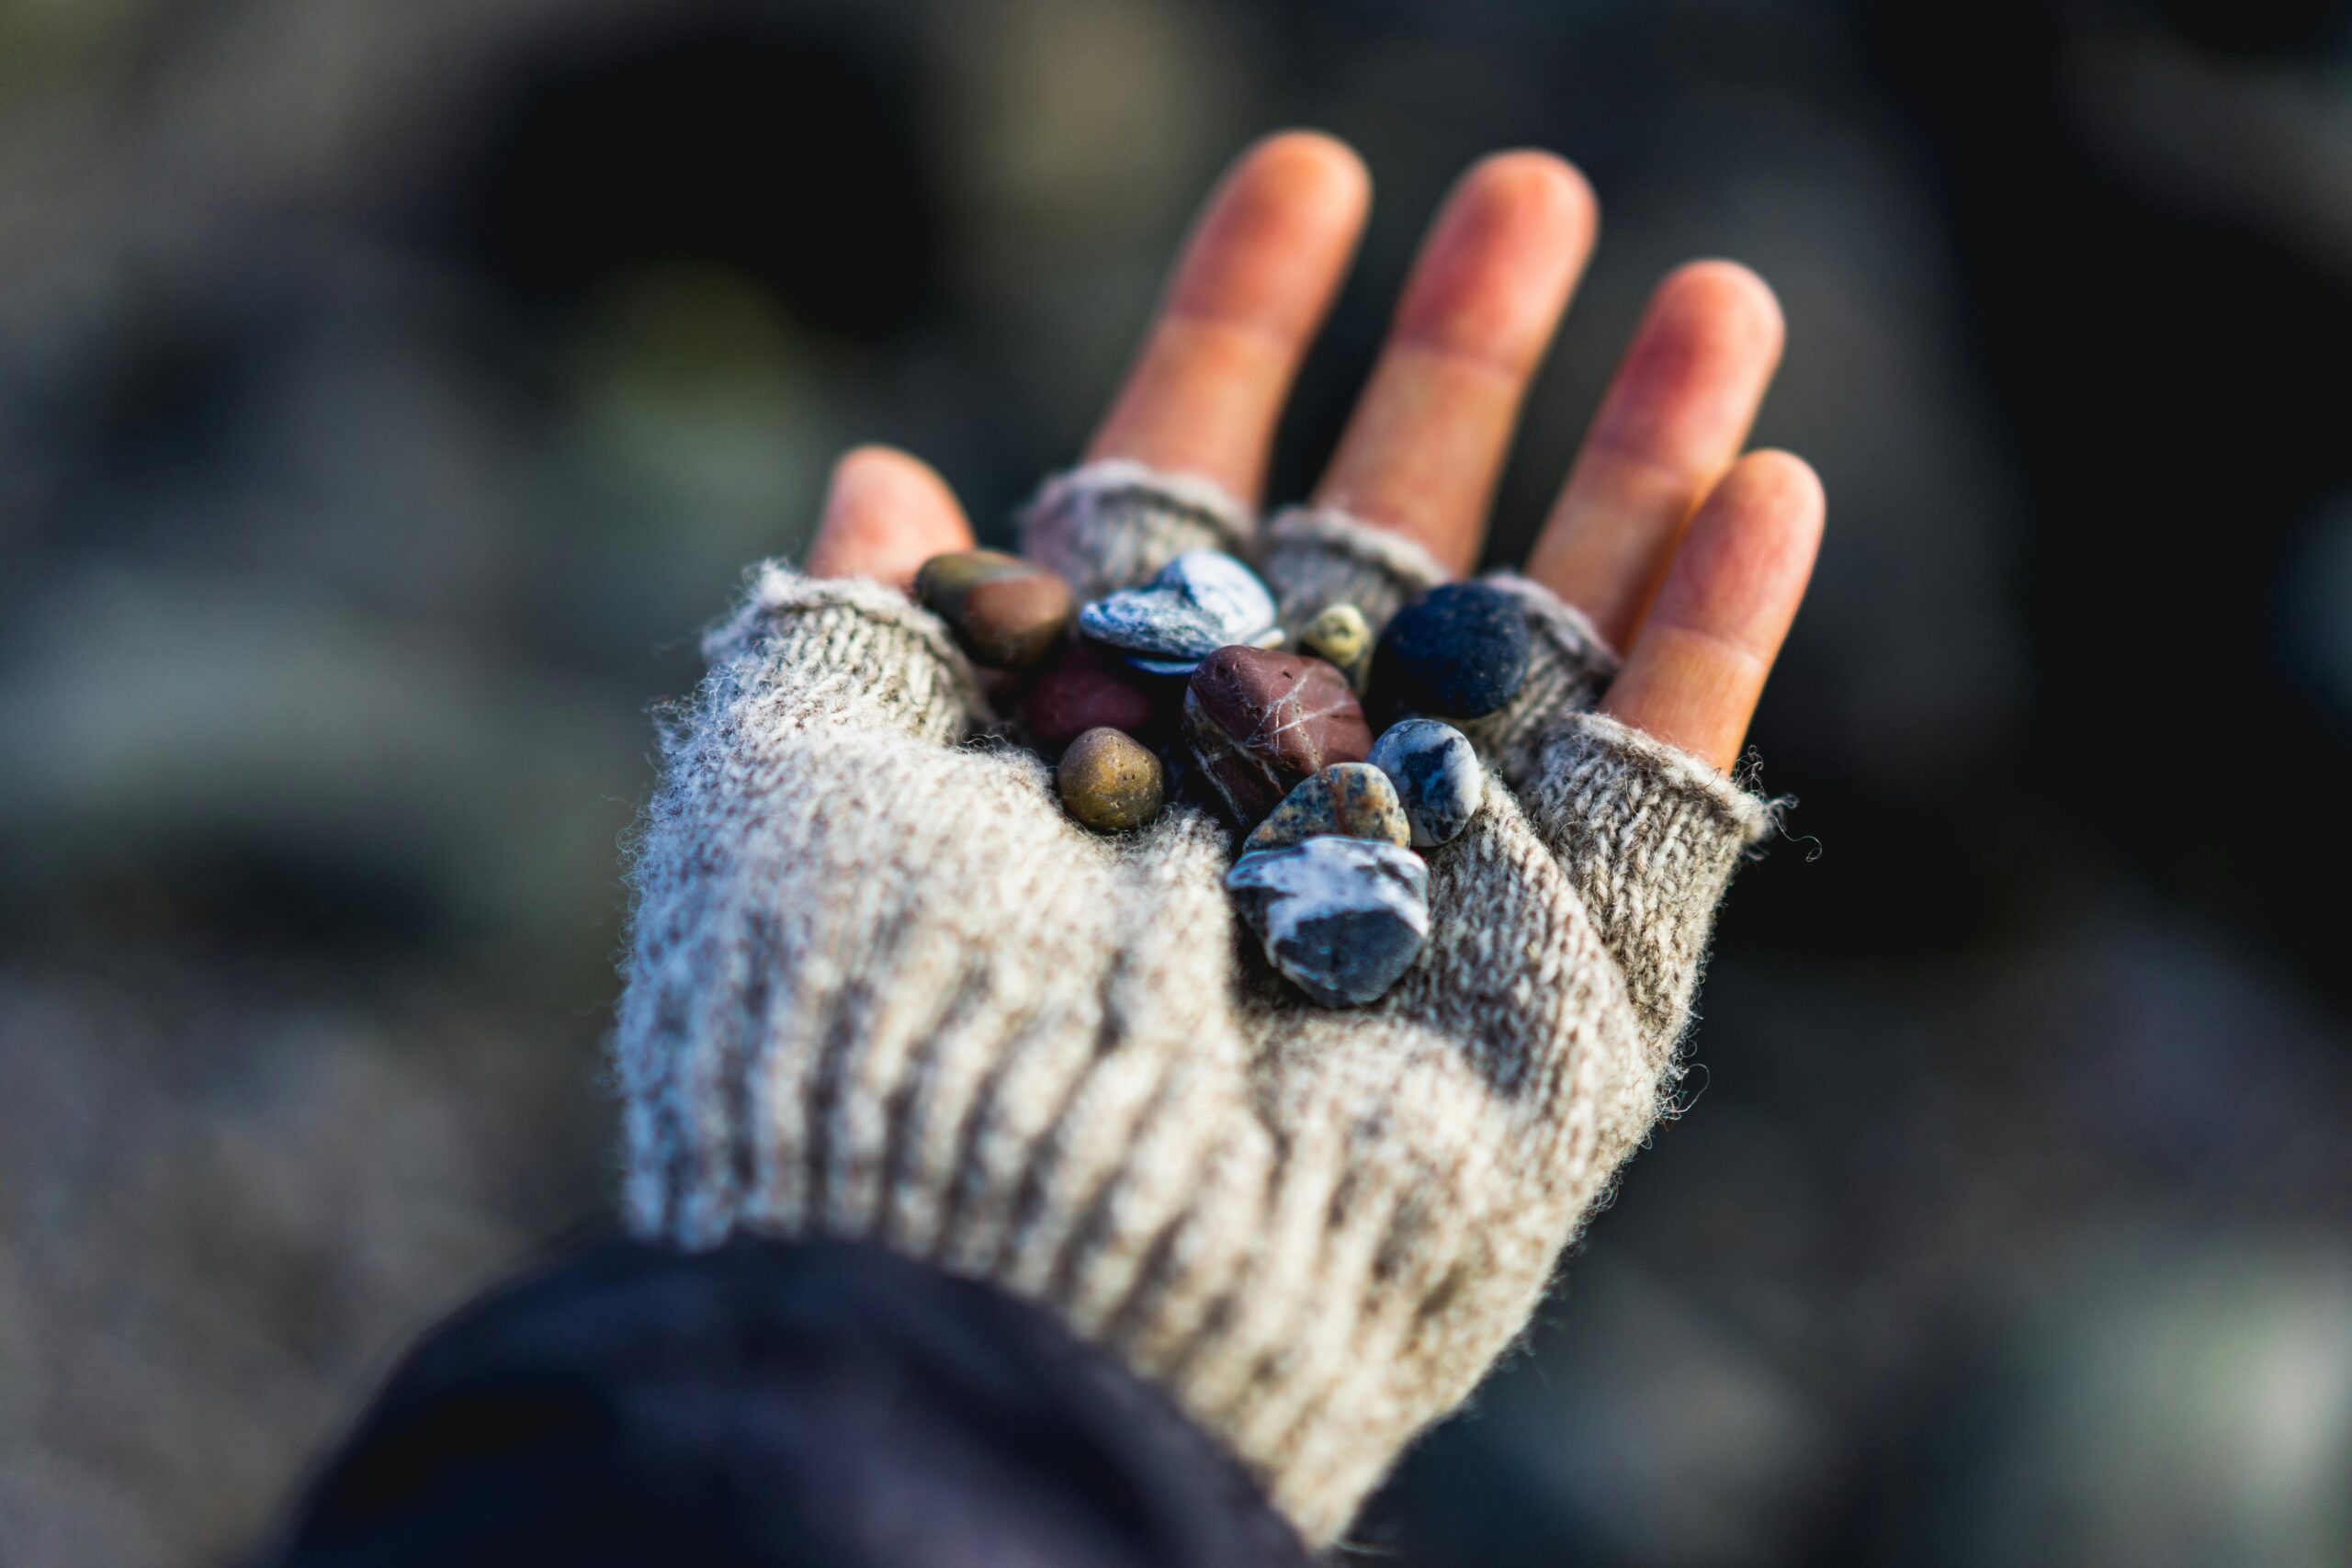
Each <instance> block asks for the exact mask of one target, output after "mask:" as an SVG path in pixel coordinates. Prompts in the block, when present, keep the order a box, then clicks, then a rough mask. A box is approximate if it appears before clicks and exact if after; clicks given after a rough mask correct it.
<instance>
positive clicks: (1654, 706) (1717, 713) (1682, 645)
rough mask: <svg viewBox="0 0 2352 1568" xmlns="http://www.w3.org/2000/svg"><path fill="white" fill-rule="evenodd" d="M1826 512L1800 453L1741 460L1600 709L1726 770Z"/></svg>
mask: <svg viewBox="0 0 2352 1568" xmlns="http://www.w3.org/2000/svg"><path fill="white" fill-rule="evenodd" d="M1824 510H1825V503H1824V501H1823V498H1822V493H1821V480H1820V479H1817V478H1815V475H1814V471H1813V469H1812V468H1809V467H1807V466H1806V464H1805V463H1804V460H1803V459H1802V458H1798V457H1791V456H1790V455H1789V454H1787V453H1786V452H1756V453H1752V454H1750V455H1749V456H1747V457H1743V458H1741V459H1740V460H1739V462H1738V463H1737V464H1736V466H1735V467H1734V468H1732V470H1731V472H1729V473H1727V474H1725V475H1724V478H1723V481H1722V482H1721V483H1720V484H1718V485H1716V486H1715V488H1714V490H1713V492H1711V493H1710V494H1709V495H1708V497H1707V500H1706V504H1705V505H1703V506H1702V507H1701V508H1700V509H1699V515H1698V516H1697V517H1695V518H1693V519H1692V520H1691V529H1690V533H1689V534H1688V535H1687V536H1685V537H1684V539H1683V541H1682V546H1681V547H1680V548H1679V549H1678V550H1676V551H1675V552H1674V563H1673V565H1672V566H1671V567H1669V568H1668V570H1667V576H1666V581H1665V583H1664V584H1663V585H1662V586H1661V587H1660V588H1659V590H1658V594H1657V604H1656V605H1655V606H1653V607H1652V609H1651V611H1650V614H1649V616H1648V618H1647V619H1646V620H1645V621H1644V622H1643V623H1642V630H1641V636H1640V637H1638V638H1637V639H1636V640H1635V641H1634V650H1633V652H1632V653H1631V654H1629V655H1628V656H1627V657H1626V660H1625V667H1624V668H1623V670H1621V671H1618V673H1617V678H1616V680H1614V681H1613V682H1610V686H1609V693H1608V695H1607V696H1606V697H1605V698H1603V699H1602V701H1601V705H1600V707H1601V711H1602V712H1604V713H1607V714H1610V715H1611V716H1614V717H1616V718H1619V719H1622V720H1623V721H1624V722H1625V723H1627V724H1630V725H1632V726H1634V728H1636V729H1641V730H1645V731H1647V732H1648V733H1649V734H1651V735H1654V736H1656V737H1657V738H1658V739H1660V740H1663V741H1665V742H1667V743H1668V745H1671V746H1679V747H1680V748H1681V749H1682V750H1685V751H1688V752H1691V754H1692V755H1693V756H1697V757H1702V758H1704V759H1706V761H1709V762H1711V763H1713V765H1714V766H1716V767H1717V768H1721V769H1724V770H1726V771H1728V770H1729V769H1730V767H1731V765H1732V763H1733V762H1734V761H1737V760H1738V757H1739V748H1740V745H1741V743H1742V742H1743V741H1744V740H1746V739H1747V721H1748V720H1749V719H1750V718H1751V717H1753V716H1754V715H1755V713H1756V701H1757V699H1758V697H1760V696H1761V695H1763V693H1764V678H1765V677H1766V676H1767V675H1769V674H1770V673H1771V670H1772V660H1774V659H1776V658H1778V657H1779V656H1780V652H1781V640H1782V639H1783V638H1784V637H1787V636H1788V634H1789V623H1790V622H1791V621H1792V620H1794V619H1795V618H1796V613H1797V604H1798V603H1799V602H1800V601H1802V600H1803V599H1804V585H1805V580H1806V579H1807V578H1809V577H1810V576H1811V575H1812V574H1813V559H1814V556H1815V553H1816V552H1818V550H1819V549H1820V547H1821V527H1822V520H1823V515H1824Z"/></svg>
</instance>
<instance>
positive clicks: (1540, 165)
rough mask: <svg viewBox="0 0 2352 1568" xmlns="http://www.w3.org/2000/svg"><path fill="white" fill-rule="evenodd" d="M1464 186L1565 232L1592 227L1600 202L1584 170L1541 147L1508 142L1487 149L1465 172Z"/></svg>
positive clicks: (1597, 214)
mask: <svg viewBox="0 0 2352 1568" xmlns="http://www.w3.org/2000/svg"><path fill="white" fill-rule="evenodd" d="M1462 186H1463V187H1464V188H1470V187H1473V186H1475V187H1477V188H1479V189H1481V190H1485V191H1491V192H1492V193H1494V194H1495V196H1497V197H1499V198H1501V199H1503V200H1506V201H1508V202H1510V203H1511V204H1513V205H1514V206H1517V207H1521V208H1522V209H1526V210H1527V211H1530V212H1532V213H1535V214H1538V215H1540V216H1541V217H1542V219H1543V220H1544V221H1545V222H1546V223H1548V224H1550V225H1551V226H1552V227H1554V228H1555V229H1556V230H1558V231H1561V232H1562V233H1571V232H1574V231H1576V230H1577V229H1580V228H1586V227H1589V226H1590V225H1591V224H1592V222H1593V221H1594V220H1596V219H1597V218H1598V216H1599V214H1600V202H1599V201H1598V199H1597V198H1595V197H1594V196H1593V194H1592V182H1591V181H1590V180H1588V179H1586V178H1585V175H1584V171H1583V170H1582V169H1579V168H1577V166H1576V165H1575V164H1572V163H1570V162H1568V160H1567V159H1566V158H1563V157H1562V156H1560V154H1558V153H1557V152H1551V151H1549V150H1548V149H1545V148H1542V147H1507V148H1505V149H1503V150H1502V151H1500V152H1489V153H1487V155H1486V156H1485V157H1483V158H1480V159H1479V160H1478V161H1477V162H1476V163H1475V164H1471V165H1470V168H1469V170H1468V172H1467V173H1466V174H1464V175H1463V178H1462Z"/></svg>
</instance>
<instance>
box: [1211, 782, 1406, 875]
mask: <svg viewBox="0 0 2352 1568" xmlns="http://www.w3.org/2000/svg"><path fill="white" fill-rule="evenodd" d="M1329 837H1337V838H1342V839H1371V840H1377V841H1379V842H1381V843H1387V844H1395V845H1397V847H1398V848H1399V849H1402V848H1403V847H1404V846H1405V845H1407V844H1408V843H1410V842H1412V839H1413V829H1412V825H1411V823H1409V822H1408V821H1407V820H1406V818H1405V807H1403V806H1402V805H1400V804H1399V803H1398V802H1397V786H1396V785H1395V784H1391V783H1389V782H1388V775H1387V774H1386V773H1382V772H1381V771H1380V770H1379V769H1378V768H1375V767H1374V766H1373V765H1372V764H1370V763H1369V762H1334V763H1332V764H1331V765H1330V766H1329V767H1328V768H1326V769H1324V770H1323V771H1322V772H1321V773H1317V774H1316V775H1315V776H1314V777H1313V778H1311V779H1307V780H1306V781H1305V782H1303V783H1302V784H1299V786H1298V787H1297V788H1296V789H1295V790H1292V791H1291V792H1290V794H1288V795H1284V796H1283V803H1282V804H1281V805H1280V806H1277V807H1274V809H1273V811H1272V813H1271V814H1270V815H1269V816H1268V817H1267V818H1266V819H1265V820H1264V821H1263V822H1261V823H1259V824H1258V826H1257V827H1256V828H1255V829H1252V830H1251V832H1250V837H1249V838H1247V839H1245V840H1242V843H1241V848H1242V852H1244V853H1245V854H1246V853H1249V852H1253V851H1257V850H1279V849H1286V848H1288V847H1289V846H1291V845H1292V844H1303V843H1305V842H1306V840H1309V839H1320V838H1329Z"/></svg>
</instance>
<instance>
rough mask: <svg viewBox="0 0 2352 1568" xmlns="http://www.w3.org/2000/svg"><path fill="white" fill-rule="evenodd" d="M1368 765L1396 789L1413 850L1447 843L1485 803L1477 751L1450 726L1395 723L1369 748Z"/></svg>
mask: <svg viewBox="0 0 2352 1568" xmlns="http://www.w3.org/2000/svg"><path fill="white" fill-rule="evenodd" d="M1367 761H1370V762H1371V764H1372V765H1373V766H1374V767H1375V768H1378V769H1379V770H1380V771H1381V772H1382V773H1384V774H1385V775H1387V778H1388V782H1389V783H1391V784H1395V785H1396V786H1397V799H1398V800H1400V801H1401V802H1403V803H1404V808H1405V816H1406V818H1407V819H1408V820H1409V821H1410V822H1411V823H1412V825H1413V844H1414V847H1415V848H1417V849H1424V850H1427V849H1434V848H1436V847H1437V846H1438V845H1440V844H1446V843H1451V842H1453V840H1455V839H1458V838H1460V837H1461V836H1462V834H1463V832H1464V830H1465V829H1468V827H1469V826H1470V821H1471V818H1475V817H1476V816H1477V815H1478V807H1481V806H1483V805H1485V804H1486V800H1487V773H1486V770H1485V769H1484V768H1482V767H1480V766H1479V764H1478V751H1477V748H1476V747H1474V746H1472V745H1471V744H1470V738H1469V737H1468V736H1466V735H1464V734H1463V733H1462V731H1460V730H1458V729H1456V728H1453V726H1452V725H1450V724H1445V723H1442V722H1441V721H1439V720H1437V719H1434V718H1408V719H1400V720H1399V721H1397V723H1395V724H1392V725H1390V726H1389V727H1388V728H1386V729H1385V730H1384V731H1382V733H1381V737H1380V739H1377V740H1375V741H1374V742H1373V743H1372V755H1371V757H1370V758H1368V759H1367Z"/></svg>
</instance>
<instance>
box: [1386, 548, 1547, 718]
mask: <svg viewBox="0 0 2352 1568" xmlns="http://www.w3.org/2000/svg"><path fill="white" fill-rule="evenodd" d="M1528 641H1529V639H1528V633H1527V615H1526V613H1525V612H1524V611H1522V610H1521V608H1520V606H1519V602H1518V601H1517V600H1515V599H1513V598H1512V597H1511V596H1510V594H1509V593H1506V592H1503V591H1502V590H1501V589H1499V588H1490V587H1488V586H1487V584H1485V583H1483V582H1449V583H1446V584H1445V585H1444V586H1442V587H1440V588H1432V589H1430V591H1429V592H1427V593H1424V594H1422V595H1421V596H1420V597H1419V599H1416V600H1414V601H1413V602H1412V603H1411V604H1408V605H1406V606H1405V607H1404V608H1403V609H1401V610H1399V611H1397V615H1396V617H1395V618H1394V619H1393V620H1391V621H1390V622H1389V623H1388V629H1387V630H1386V631H1385V632H1383V633H1381V635H1380V648H1379V650H1378V651H1377V652H1376V653H1374V656H1373V662H1372V691H1373V695H1374V703H1375V705H1377V706H1378V707H1380V708H1381V709H1382V710H1383V711H1385V712H1387V713H1391V714H1429V715H1431V716H1435V717H1439V718H1477V717H1480V716H1483V715H1486V714H1490V713H1492V712H1494V711H1495V710H1496V709H1497V708H1499V707H1501V706H1502V705H1504V704H1505V703H1507V702H1509V701H1510V699H1511V698H1512V696H1513V695H1514V694H1517V693H1518V691H1519V684H1520V682H1521V681H1523V680H1525V679H1526V678H1527V655H1528Z"/></svg>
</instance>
